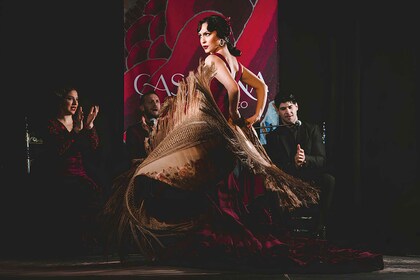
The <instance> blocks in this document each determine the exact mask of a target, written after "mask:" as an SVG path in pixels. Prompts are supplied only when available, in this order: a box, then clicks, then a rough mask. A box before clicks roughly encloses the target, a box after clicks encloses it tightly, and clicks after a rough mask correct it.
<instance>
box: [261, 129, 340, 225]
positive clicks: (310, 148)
mask: <svg viewBox="0 0 420 280" xmlns="http://www.w3.org/2000/svg"><path fill="white" fill-rule="evenodd" d="M266 140H267V145H265V148H266V151H267V153H268V155H269V156H270V158H271V159H272V161H273V163H274V164H276V165H277V166H278V167H279V168H280V169H282V170H283V171H285V172H287V173H289V174H291V175H293V176H295V177H298V178H301V179H303V180H305V181H310V182H312V183H313V184H314V185H315V186H318V187H319V188H320V189H321V196H320V198H321V199H320V207H321V213H320V217H319V219H320V222H319V225H318V227H324V225H325V219H326V215H327V211H328V208H329V206H330V204H331V200H332V193H333V189H334V185H335V178H334V177H333V176H332V175H330V174H328V172H327V170H326V152H325V145H324V143H323V139H322V134H321V131H320V129H319V126H318V125H315V124H310V123H306V122H302V123H301V125H300V126H283V127H278V128H277V129H275V130H273V131H271V132H270V133H268V134H267V136H266ZM298 144H300V147H301V148H302V149H303V150H304V151H305V161H306V162H305V164H304V165H303V166H301V167H296V165H295V160H294V157H295V155H296V151H297V145H298Z"/></svg>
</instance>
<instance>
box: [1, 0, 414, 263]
mask: <svg viewBox="0 0 420 280" xmlns="http://www.w3.org/2000/svg"><path fill="white" fill-rule="evenodd" d="M108 2H109V3H108ZM118 2H119V1H99V0H96V1H93V0H87V1H85V0H72V1H52V0H48V1H47V0H40V1H17V0H0V40H1V43H0V68H1V74H0V77H1V84H0V92H1V97H2V99H1V101H2V102H1V103H2V108H1V110H0V112H1V115H0V116H1V121H2V125H1V126H0V128H1V131H2V133H1V136H0V139H1V143H0V180H1V187H0V194H1V209H0V210H1V213H2V215H1V217H2V218H1V219H2V221H1V224H2V230H1V232H2V234H3V236H4V237H3V238H2V243H1V244H0V245H1V246H2V247H3V248H2V249H4V250H1V251H2V253H3V254H4V255H7V254H9V253H13V252H20V251H22V250H23V251H24V250H25V248H22V247H23V246H22V245H21V244H24V243H22V240H23V239H30V235H31V230H32V229H31V227H34V226H36V224H35V225H34V223H30V222H29V221H28V220H29V219H33V217H31V215H30V213H31V209H28V207H27V205H28V200H30V199H31V197H28V194H30V193H31V192H33V191H34V190H36V188H37V187H39V186H36V185H34V182H33V181H32V180H31V176H28V175H27V174H26V146H25V117H26V118H27V120H28V125H29V126H28V129H29V130H30V132H31V134H33V135H35V136H36V131H37V128H38V125H40V123H42V121H43V120H44V119H45V118H46V117H47V116H48V112H49V109H51V108H50V107H51V106H50V104H49V103H48V102H49V101H48V100H49V99H48V95H49V94H50V92H51V90H52V89H54V88H56V87H58V86H61V85H62V84H68V83H72V84H77V85H78V87H79V94H80V97H81V99H82V105H83V106H85V107H86V106H89V105H91V104H99V105H100V113H99V116H98V119H97V121H95V124H96V126H97V128H98V132H99V134H100V137H101V141H102V142H101V143H102V150H101V157H102V160H101V165H100V166H99V168H98V172H99V173H100V176H101V178H102V180H103V183H104V185H106V186H107V187H109V182H110V180H111V179H112V177H113V176H114V175H116V174H118V172H119V170H120V169H121V165H124V162H123V147H122V141H121V137H122V132H123V100H122V96H123V74H124V70H123V69H124V67H123V66H124V49H123V36H124V30H123V5H122V1H121V3H118ZM407 3H408V1H407ZM407 3H403V1H400V2H398V3H393V4H392V5H391V4H384V3H383V2H381V3H376V4H373V3H369V4H366V3H359V2H357V1H318V2H316V1H280V2H279V58H280V61H279V65H280V80H279V86H280V88H281V89H287V90H291V91H293V92H294V93H295V94H296V95H297V96H298V97H299V100H300V101H299V105H300V110H299V116H300V118H301V119H302V120H307V121H312V122H317V123H322V122H325V123H326V131H327V143H326V145H327V146H326V147H327V152H328V156H329V166H330V168H331V170H332V171H333V173H334V175H335V176H336V180H337V186H336V188H337V190H336V193H335V197H334V205H333V211H332V217H331V219H332V220H331V225H330V228H329V237H330V239H331V240H336V241H337V242H340V241H342V242H346V243H349V244H351V245H352V246H361V247H367V248H372V249H377V250H379V251H381V252H384V253H388V254H419V253H420V219H419V218H418V214H419V213H420V186H419V179H418V175H417V174H418V173H419V171H420V170H419V163H418V160H419V149H418V144H419V140H418V136H417V135H418V132H419V126H418V125H417V122H416V120H417V119H418V116H417V115H418V113H417V112H416V106H417V105H418V98H419V97H418V79H417V77H418V76H419V75H418V74H419V73H418V55H419V36H418V30H417V29H418V26H419V23H418V20H417V16H416V15H415V14H414V12H415V9H414V4H407ZM232 16H234V15H232ZM33 152H34V153H36V147H33ZM35 163H36V162H35ZM35 163H34V164H35Z"/></svg>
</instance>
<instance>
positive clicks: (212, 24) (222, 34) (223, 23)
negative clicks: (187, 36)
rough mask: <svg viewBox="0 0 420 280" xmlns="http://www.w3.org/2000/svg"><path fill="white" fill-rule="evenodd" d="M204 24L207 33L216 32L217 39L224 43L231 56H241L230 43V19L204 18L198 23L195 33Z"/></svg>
mask: <svg viewBox="0 0 420 280" xmlns="http://www.w3.org/2000/svg"><path fill="white" fill-rule="evenodd" d="M205 22H207V30H208V31H210V32H213V31H216V33H217V37H219V38H220V39H223V40H225V41H226V45H227V47H228V50H229V52H230V54H231V55H233V56H240V55H241V54H242V52H241V51H240V50H238V49H237V48H236V47H235V46H234V45H233V42H231V41H230V35H231V34H232V28H231V26H230V19H226V18H224V17H222V16H219V15H212V16H208V17H205V18H203V19H202V20H200V21H199V23H198V28H197V33H198V32H200V30H201V25H203V23H205Z"/></svg>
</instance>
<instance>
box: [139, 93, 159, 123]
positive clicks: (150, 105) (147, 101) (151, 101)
mask: <svg viewBox="0 0 420 280" xmlns="http://www.w3.org/2000/svg"><path fill="white" fill-rule="evenodd" d="M141 109H142V111H143V113H144V115H145V116H146V117H147V118H148V119H152V118H157V117H159V113H160V100H159V97H158V96H157V95H156V94H149V95H146V96H145V97H144V103H143V105H141Z"/></svg>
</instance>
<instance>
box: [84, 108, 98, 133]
mask: <svg viewBox="0 0 420 280" xmlns="http://www.w3.org/2000/svg"><path fill="white" fill-rule="evenodd" d="M98 113H99V106H98V105H95V106H92V107H90V110H89V114H88V115H87V117H86V122H85V126H86V128H87V129H92V128H93V121H94V120H95V119H96V116H97V115H98Z"/></svg>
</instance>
